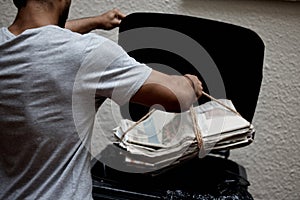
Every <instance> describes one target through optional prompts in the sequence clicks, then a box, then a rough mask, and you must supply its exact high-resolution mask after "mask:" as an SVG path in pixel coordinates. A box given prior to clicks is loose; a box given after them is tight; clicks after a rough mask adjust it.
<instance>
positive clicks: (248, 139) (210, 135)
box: [114, 99, 255, 168]
mask: <svg viewBox="0 0 300 200" xmlns="http://www.w3.org/2000/svg"><path fill="white" fill-rule="evenodd" d="M219 102H222V104H224V105H226V106H227V107H230V108H231V109H233V110H235V108H234V106H233V104H232V102H231V101H230V100H227V99H219ZM193 109H194V110H193V112H194V114H196V123H197V124H194V123H195V120H193V115H192V113H191V112H192V111H191V110H189V111H186V112H183V113H170V112H164V111H160V110H155V111H154V112H152V113H151V115H150V116H148V117H147V118H146V119H145V120H143V121H141V122H140V123H136V122H134V121H131V120H128V119H122V120H121V122H120V124H119V126H118V127H116V128H115V129H114V134H115V136H116V137H117V138H118V140H117V142H116V143H115V144H117V145H119V147H121V148H123V149H124V150H125V151H126V152H128V153H126V162H127V163H130V164H134V165H140V166H145V167H146V166H147V167H153V168H161V167H165V166H168V165H174V164H177V163H180V162H181V161H183V160H186V159H189V158H192V157H195V156H199V157H204V156H205V155H207V154H208V153H209V152H211V151H213V150H226V149H234V148H240V147H243V146H246V145H249V144H250V143H252V141H253V139H254V134H255V129H254V127H253V125H252V124H251V123H250V122H248V121H247V120H246V119H244V118H243V117H242V116H240V115H238V114H236V113H234V112H232V111H231V110H228V109H227V108H226V107H224V106H222V105H220V104H219V103H217V102H215V101H209V102H207V103H204V104H202V105H199V106H196V107H194V108H193ZM195 126H197V127H198V130H199V131H200V134H201V139H202V140H201V145H200V146H199V140H197V137H196V136H197V135H196V134H195ZM128 130H129V131H128ZM125 133H126V134H125Z"/></svg>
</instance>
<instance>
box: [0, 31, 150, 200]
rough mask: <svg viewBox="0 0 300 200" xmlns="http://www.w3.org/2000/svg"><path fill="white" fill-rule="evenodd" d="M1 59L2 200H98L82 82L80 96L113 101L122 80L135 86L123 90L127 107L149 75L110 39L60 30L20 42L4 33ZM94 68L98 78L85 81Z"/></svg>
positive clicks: (35, 34) (27, 34) (90, 118)
mask: <svg viewBox="0 0 300 200" xmlns="http://www.w3.org/2000/svg"><path fill="white" fill-rule="evenodd" d="M0 52H1V57H0V154H1V158H0V169H1V170H0V179H1V182H2V184H1V186H0V199H16V197H18V198H21V199H25V198H29V199H36V198H42V199H44V198H47V199H77V198H78V199H89V198H91V186H92V185H91V177H90V163H89V161H90V157H89V156H90V155H89V152H88V144H89V139H90V133H91V130H92V126H93V119H94V118H93V117H94V116H93V114H94V113H89V114H90V116H87V115H85V113H84V114H82V113H79V115H78V116H80V117H82V116H83V118H84V117H85V118H86V119H83V118H82V119H79V120H82V123H83V126H86V127H84V132H81V133H80V134H78V127H76V124H75V122H76V120H75V122H74V115H76V114H74V90H75V93H76V86H75V85H76V84H75V85H74V82H75V80H77V79H79V80H81V79H82V80H83V82H81V83H82V85H79V90H82V91H79V94H78V95H80V96H84V95H85V92H87V93H91V92H94V96H95V97H97V95H99V96H103V97H109V95H110V94H112V93H113V91H112V90H114V87H115V86H116V85H117V79H119V78H120V77H119V76H121V77H123V79H124V81H125V83H126V84H128V85H131V86H132V85H134V86H135V87H131V89H128V87H124V88H123V89H120V90H118V92H119V95H117V96H118V97H122V99H121V98H119V99H118V98H116V100H117V101H118V100H119V101H123V100H124V99H128V98H130V96H132V94H134V93H135V92H136V91H137V90H138V88H140V87H141V85H142V84H143V83H144V81H145V80H146V79H147V77H148V76H149V74H150V72H151V70H150V68H148V67H146V66H145V65H141V64H139V63H137V62H136V61H134V60H133V59H130V58H129V57H128V55H127V54H126V53H125V52H124V51H123V50H122V49H121V48H119V47H118V46H117V45H115V44H114V43H112V42H111V41H109V40H107V39H104V38H103V37H99V36H96V35H95V34H87V35H80V34H76V33H73V32H71V31H68V30H65V29H61V28H59V27H56V26H46V27H41V28H37V29H29V30H27V31H25V32H24V33H22V34H21V35H19V36H14V35H13V34H12V33H10V32H9V31H8V29H7V28H2V29H0ZM112 52H114V53H112ZM97 55H98V56H97ZM96 56H97V57H96ZM103 58H105V62H104V61H103ZM125 63H126V64H127V66H126V64H125ZM101 64H103V65H102V66H101ZM105 64H108V65H107V66H104V65H105ZM121 65H122V66H123V67H124V68H122V67H120V66H121ZM89 67H90V68H91V69H93V71H89V72H86V73H83V74H80V77H78V76H79V75H78V73H79V71H81V72H82V71H84V72H85V69H86V68H89ZM80 69H81V70H80ZM82 69H83V70H82ZM126 74H127V75H126ZM132 75H134V77H132ZM94 76H95V77H96V79H93V78H90V77H94ZM101 77H102V78H103V79H105V80H106V81H105V84H102V83H101V82H99V81H100V78H101ZM137 80H138V81H137ZM126 84H124V85H126ZM74 88H75V89H74ZM77 88H78V87H77ZM96 91H97V95H96ZM75 96H76V94H75ZM77 103H79V104H80V103H81V102H77ZM80 106H84V105H83V104H80V105H78V106H77V107H80ZM75 107H76V106H75ZM83 112H84V110H83ZM77 114H78V113H77ZM77 119H78V117H77ZM85 128H86V129H85ZM29 183H30V184H29ZM51 195H52V196H51ZM53 195H54V196H53ZM73 195H75V196H73Z"/></svg>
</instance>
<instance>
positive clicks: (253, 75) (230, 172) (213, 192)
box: [92, 13, 264, 200]
mask: <svg viewBox="0 0 300 200" xmlns="http://www.w3.org/2000/svg"><path fill="white" fill-rule="evenodd" d="M147 28H150V29H147ZM151 28H162V29H156V30H167V31H169V30H174V31H176V33H180V34H183V35H184V36H188V37H190V38H191V39H192V40H194V41H196V42H197V43H198V44H200V45H201V46H202V47H203V49H204V50H205V51H206V52H207V54H208V55H209V56H210V58H211V59H212V60H213V62H214V63H215V65H216V67H217V68H218V70H217V71H218V73H220V76H221V78H222V81H223V83H224V88H223V89H224V91H221V89H220V90H218V88H217V89H215V88H214V86H215V85H214V84H217V83H216V80H215V79H214V76H210V77H202V75H203V74H201V73H199V72H201V70H202V71H203V69H201V67H209V65H207V64H209V63H207V62H206V63H205V62H204V63H201V64H200V65H197V66H196V65H193V64H192V63H191V62H189V59H186V58H184V57H182V55H176V52H174V51H173V52H171V51H168V49H167V47H166V48H160V46H159V45H160V43H164V42H165V40H166V39H168V40H170V38H160V36H154V34H152V33H153V32H152V33H150V32H147V30H150V31H151V30H152V31H153V29H151ZM130 30H139V31H138V32H137V31H133V32H128V31H130ZM131 33H132V34H133V35H129V34H131ZM136 33H138V34H136ZM176 33H175V34H176ZM162 37H168V36H166V35H164V36H162ZM156 39H159V40H160V41H161V42H157V41H155V40H156ZM145 41H148V43H147V42H146V43H144V42H145ZM149 41H151V42H152V41H153V44H154V43H155V42H156V43H157V44H158V46H157V47H158V48H156V47H155V46H153V45H152V43H151V42H149ZM180 42H181V41H178V40H177V41H171V42H169V43H168V45H171V46H172V44H178V43H180ZM118 43H119V44H120V45H121V46H122V47H123V48H124V49H125V50H126V51H127V52H128V54H129V55H131V56H132V57H134V58H135V59H136V60H138V61H140V62H143V63H152V64H153V63H158V64H162V65H165V66H170V67H172V68H174V69H175V70H177V71H178V72H179V73H181V74H185V73H191V74H195V75H197V76H198V77H199V79H200V80H201V81H202V83H203V87H204V91H206V92H207V93H210V94H211V95H212V96H214V97H215V98H227V99H230V100H232V102H233V104H234V105H235V107H236V109H237V111H238V112H239V113H240V114H241V115H242V116H243V117H244V118H245V119H247V120H248V121H249V122H251V121H252V118H253V116H254V113H255V108H256V104H257V100H258V96H259V92H260V86H261V81H262V68H263V59H264V44H263V41H262V40H261V38H260V37H259V36H258V35H257V34H256V33H255V32H253V31H252V30H249V29H247V28H244V27H240V26H236V25H232V24H228V23H224V22H219V21H214V20H209V19H203V18H197V17H192V16H183V15H175V14H164V13H132V14H130V15H128V16H126V18H125V19H123V20H122V23H121V25H120V29H119V41H118ZM182 44H183V45H185V43H182ZM143 45H145V46H143ZM151 45H152V46H151ZM179 47H180V46H179ZM187 52H188V53H190V54H193V55H196V57H197V53H198V52H193V49H191V51H187ZM185 53H186V52H183V53H182V54H184V55H187V54H185ZM179 54H181V53H179ZM202 58H203V57H201V56H199V58H198V59H199V62H203V60H205V59H206V58H205V59H202ZM156 69H157V70H160V69H159V67H158V68H156ZM205 70H210V69H205ZM205 70H204V71H205ZM210 79H211V80H210ZM209 84H212V85H209ZM207 100H208V99H205V98H200V101H199V103H203V102H205V101H207ZM128 108H129V109H128ZM148 111H149V108H146V107H143V106H139V105H135V104H131V103H130V104H129V105H125V106H123V107H121V112H122V114H123V116H124V118H127V117H130V118H131V119H133V120H138V119H140V118H141V117H142V116H144V115H145V114H146V113H147V112H148ZM228 157H229V151H225V152H224V151H222V152H213V154H212V153H211V154H209V155H208V156H206V157H204V158H202V159H199V158H194V159H191V160H189V161H186V162H184V163H182V164H181V165H178V166H176V167H174V168H170V169H168V170H165V171H162V172H160V173H157V174H155V173H128V172H121V171H117V170H115V169H112V168H110V167H107V166H106V165H105V164H103V163H101V162H100V161H97V160H94V161H93V162H94V163H95V165H94V166H93V168H92V176H93V196H94V199H95V200H98V199H104V200H105V199H121V200H125V199H126V200H127V199H128V200H147V199H149V200H152V199H153V200H154V199H168V200H169V199H170V200H177V199H178V200H185V199H187V200H193V199H205V200H208V199H218V200H221V199H224V200H225V199H226V200H248V199H249V200H250V199H253V198H252V196H251V194H250V193H249V192H248V186H249V185H250V183H249V181H248V180H247V175H246V171H245V169H244V167H243V166H240V165H239V164H237V163H236V162H234V161H232V160H230V159H228ZM112 159H113V158H112ZM121 162H122V161H121Z"/></svg>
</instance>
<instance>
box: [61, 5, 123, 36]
mask: <svg viewBox="0 0 300 200" xmlns="http://www.w3.org/2000/svg"><path fill="white" fill-rule="evenodd" d="M124 18H125V15H124V14H123V13H122V12H120V11H119V10H118V9H113V10H109V11H107V12H105V13H103V14H102V15H98V16H94V17H86V18H82V19H74V20H70V21H67V22H66V24H65V28H67V29H70V30H71V31H74V32H78V33H81V34H84V33H88V32H91V31H92V30H95V29H103V30H111V29H113V28H115V27H118V26H119V25H120V23H121V20H122V19H124Z"/></svg>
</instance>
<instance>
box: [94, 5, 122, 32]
mask: <svg viewBox="0 0 300 200" xmlns="http://www.w3.org/2000/svg"><path fill="white" fill-rule="evenodd" d="M125 16H126V15H125V14H123V13H121V12H120V11H119V10H118V9H113V10H110V11H107V12H106V13H103V14H102V15H99V16H97V17H96V20H97V21H98V24H99V26H98V28H99V29H104V30H111V29H113V28H115V27H118V26H119V25H120V23H121V20H122V19H124V17H125Z"/></svg>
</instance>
